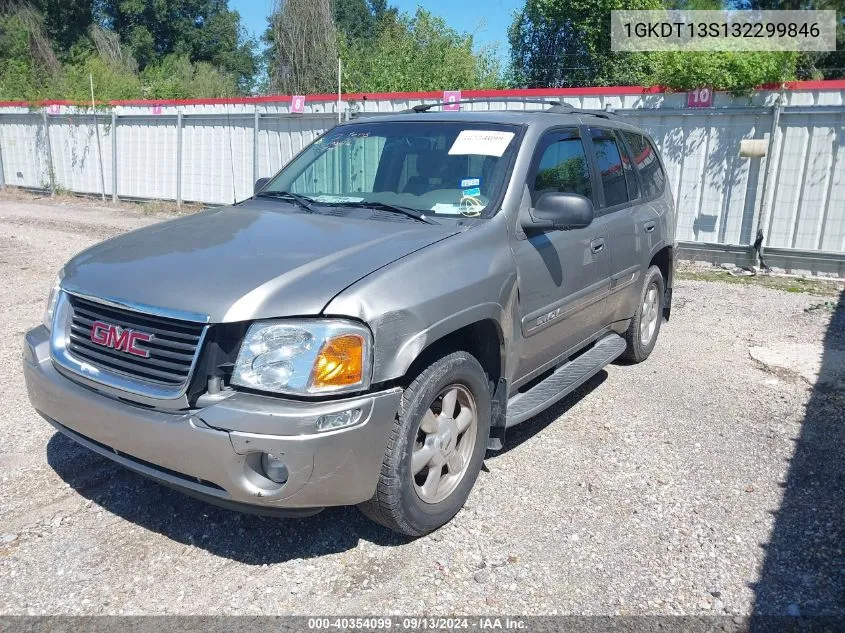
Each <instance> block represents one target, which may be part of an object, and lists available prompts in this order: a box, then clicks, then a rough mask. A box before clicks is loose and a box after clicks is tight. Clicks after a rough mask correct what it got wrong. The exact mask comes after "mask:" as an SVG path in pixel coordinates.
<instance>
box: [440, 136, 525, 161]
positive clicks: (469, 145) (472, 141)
mask: <svg viewBox="0 0 845 633" xmlns="http://www.w3.org/2000/svg"><path fill="white" fill-rule="evenodd" d="M512 138H513V132H501V131H498V130H461V133H460V134H458V138H456V139H455V142H454V143H452V147H451V148H450V149H449V154H452V155H455V154H477V155H480V156H501V155H502V154H504V153H505V150H506V149H507V148H508V143H510V142H511V139H512Z"/></svg>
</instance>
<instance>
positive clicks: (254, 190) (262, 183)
mask: <svg viewBox="0 0 845 633" xmlns="http://www.w3.org/2000/svg"><path fill="white" fill-rule="evenodd" d="M268 182H270V179H269V178H259V179H258V180H256V181H255V186H254V187H253V188H252V193H258V192H259V191H261V190H262V189H264V186H265V185H266V184H267V183H268Z"/></svg>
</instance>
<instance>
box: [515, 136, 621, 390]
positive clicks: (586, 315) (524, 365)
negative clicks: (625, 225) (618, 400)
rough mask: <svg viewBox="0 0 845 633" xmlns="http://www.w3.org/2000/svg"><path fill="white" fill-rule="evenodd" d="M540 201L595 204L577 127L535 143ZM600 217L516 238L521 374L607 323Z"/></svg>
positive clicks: (535, 192)
mask: <svg viewBox="0 0 845 633" xmlns="http://www.w3.org/2000/svg"><path fill="white" fill-rule="evenodd" d="M526 186H527V188H528V192H529V194H530V197H531V205H532V206H535V205H536V203H537V201H538V200H539V198H540V196H542V195H543V194H544V193H546V192H550V191H560V192H569V193H577V194H580V195H582V196H585V197H587V198H589V199H590V200H592V201H593V203H594V204H595V205H596V208H597V209H596V210H597V212H598V204H597V201H596V198H595V196H594V193H595V192H596V191H597V190H598V183H597V182H596V180H595V178H594V176H593V174H592V170H591V168H590V161H589V160H588V159H587V153H586V146H585V144H584V143H583V141H582V138H581V130H580V129H579V128H567V129H558V130H554V131H552V132H550V133H548V134H546V136H544V137H543V138H542V139H541V140H540V142H539V143H538V145H537V149H536V152H535V155H534V157H533V159H532V162H531V167H530V169H529V172H528V179H527V182H526ZM605 240H606V227H605V222H604V221H603V219H602V218H601V217H596V218H594V219H593V222H592V223H591V224H590V225H589V226H587V227H585V228H582V229H574V230H568V231H558V230H546V231H532V232H530V233H528V234H522V231H521V230H519V229H518V230H517V232H516V235H515V238H514V241H513V243H512V248H513V254H514V258H515V260H516V267H517V278H518V284H519V311H520V315H519V317H520V329H521V333H522V337H523V346H522V354H521V358H520V362H519V368H518V370H517V373H516V376H517V380H519V379H520V378H528V377H531V376H534V375H536V374H538V373H540V372H541V371H542V370H543V369H545V368H546V367H547V366H549V365H550V364H553V363H554V362H557V361H559V360H560V358H559V357H560V356H561V355H562V354H564V353H566V352H568V351H569V350H572V349H573V348H575V347H577V346H578V345H579V344H580V343H582V342H584V341H586V340H587V339H589V338H590V337H591V336H592V335H594V334H596V333H597V332H599V331H601V330H602V329H603V328H604V327H605V326H606V320H607V316H608V315H607V314H606V304H607V299H606V297H607V294H608V292H609V290H610V261H609V257H608V252H607V251H608V249H607V246H606V245H605Z"/></svg>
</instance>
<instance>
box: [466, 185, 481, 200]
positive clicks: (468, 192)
mask: <svg viewBox="0 0 845 633" xmlns="http://www.w3.org/2000/svg"><path fill="white" fill-rule="evenodd" d="M464 195H465V196H470V197H473V198H475V197H478V196H480V195H481V189H479V188H478V187H473V188H472V189H464Z"/></svg>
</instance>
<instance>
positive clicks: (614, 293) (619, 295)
mask: <svg viewBox="0 0 845 633" xmlns="http://www.w3.org/2000/svg"><path fill="white" fill-rule="evenodd" d="M589 137H590V140H591V146H592V152H591V154H592V159H593V161H594V164H595V170H596V173H597V174H598V175H599V180H600V181H601V187H600V191H599V192H598V193H599V197H600V203H599V204H600V208H599V209H598V210H597V215H600V216H601V217H602V218H603V219H604V221H605V222H606V230H607V250H608V256H609V260H610V294H609V296H608V300H607V312H608V315H609V321H611V322H614V321H621V320H623V319H627V318H629V317H631V316H632V315H633V314H634V311H635V309H636V303H637V301H638V299H639V289H640V285H641V280H642V278H643V274H644V271H643V267H644V266H645V264H646V263H647V257H648V250H647V240H645V239H644V236H645V235H646V231H654V229H655V227H656V224H657V215H656V214H655V213H654V211H653V210H652V209H651V206H650V205H649V204H647V203H644V200H643V196H642V194H641V189H642V188H641V185H640V181H639V177H638V175H637V173H636V171H635V170H634V168H633V165H632V162H631V156H630V155H629V153H628V151H627V148H626V146H625V144H624V142H623V141H622V138H621V137H620V136H619V135H618V133H617V131H616V130H612V129H609V128H601V127H591V128H590V134H589Z"/></svg>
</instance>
